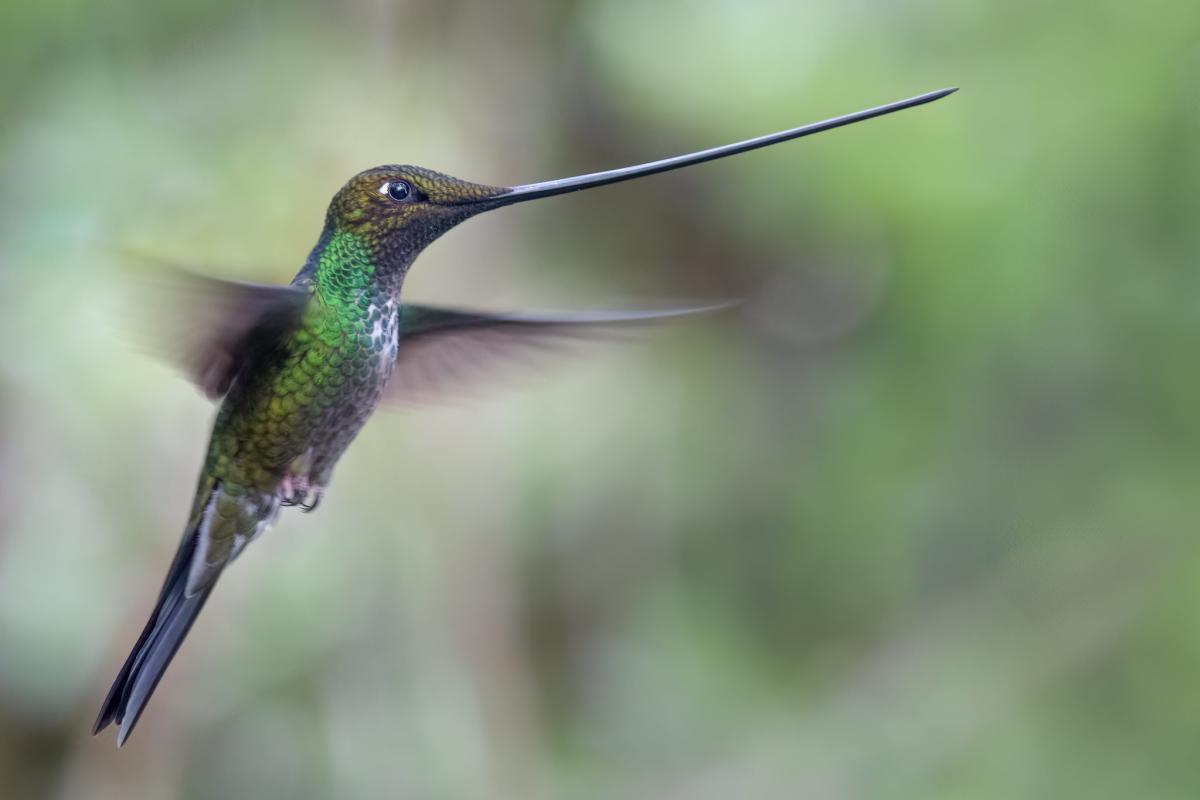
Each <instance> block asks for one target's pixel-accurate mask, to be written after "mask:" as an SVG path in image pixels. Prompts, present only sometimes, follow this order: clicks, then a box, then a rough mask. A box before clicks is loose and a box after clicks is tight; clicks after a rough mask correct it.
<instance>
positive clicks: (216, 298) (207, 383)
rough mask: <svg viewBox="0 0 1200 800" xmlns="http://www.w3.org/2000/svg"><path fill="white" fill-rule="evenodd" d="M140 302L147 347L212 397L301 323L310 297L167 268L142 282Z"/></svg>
mask: <svg viewBox="0 0 1200 800" xmlns="http://www.w3.org/2000/svg"><path fill="white" fill-rule="evenodd" d="M143 288H144V289H145V290H146V292H145V294H144V296H142V297H140V298H139V306H140V308H142V309H143V310H144V311H145V312H147V313H148V315H149V318H148V319H147V320H145V324H144V325H143V327H144V328H148V332H149V333H150V334H151V336H150V337H149V338H150V349H151V350H152V351H154V352H155V354H156V355H159V356H161V357H163V358H165V359H167V360H168V361H171V362H172V363H174V364H176V365H178V366H179V367H180V368H182V369H183V370H184V372H185V373H186V374H187V376H188V378H189V379H190V380H191V381H192V382H193V383H195V384H196V385H197V386H199V387H200V389H201V390H203V392H204V393H205V394H206V395H207V396H208V397H209V398H211V399H214V400H215V399H217V398H219V397H221V396H222V395H224V394H225V393H226V392H227V391H229V387H230V385H231V384H232V383H233V380H234V378H235V377H237V375H238V373H240V372H241V371H242V370H243V369H244V368H245V367H246V366H247V365H248V364H251V363H253V362H255V361H257V360H258V359H259V358H261V357H262V356H263V355H265V354H266V353H268V352H270V351H271V350H273V349H274V348H275V347H276V346H277V345H278V343H279V341H280V340H281V339H282V338H283V337H284V336H285V335H286V334H287V333H289V332H291V331H292V330H294V329H295V328H296V326H297V325H298V324H299V322H300V317H301V315H302V314H303V312H304V307H305V305H306V304H307V303H308V300H309V297H310V295H309V292H308V290H307V289H305V288H303V287H298V286H272V285H269V284H254V283H238V282H235V281H224V280H218V279H215V278H205V277H201V276H199V275H194V274H192V273H189V272H182V271H179V270H170V271H168V272H164V273H161V274H159V275H156V276H155V277H154V278H153V279H150V280H148V281H146V282H145V283H144V284H143Z"/></svg>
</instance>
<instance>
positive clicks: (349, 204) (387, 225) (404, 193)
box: [325, 165, 508, 273]
mask: <svg viewBox="0 0 1200 800" xmlns="http://www.w3.org/2000/svg"><path fill="white" fill-rule="evenodd" d="M507 191H508V190H507V189H503V188H499V187H495V186H484V185H481V184H477V183H468V182H467V181H463V180H459V179H458V178H454V177H451V176H449V175H443V174H442V173H440V172H434V171H433V170H429V169H425V168H423V167H413V166H407V165H388V166H382V167H374V168H372V169H368V170H365V171H364V172H360V173H359V174H357V175H355V176H354V177H353V178H351V179H350V180H349V181H348V182H347V183H346V185H345V186H343V187H342V188H341V189H340V190H339V191H338V193H337V194H336V195H334V197H333V201H332V202H331V203H330V204H329V212H328V214H327V215H326V222H325V226H326V231H327V232H328V233H329V234H331V235H337V234H352V235H354V236H355V237H356V238H357V239H358V240H359V241H360V242H361V244H362V246H364V247H365V248H366V249H367V251H368V252H369V253H370V256H371V260H372V262H373V263H374V265H375V267H376V268H377V269H381V270H386V271H388V272H392V273H397V272H403V271H404V270H406V269H407V268H408V266H409V265H410V264H411V263H412V261H413V259H415V258H416V257H417V255H418V254H419V253H420V252H421V250H423V249H424V248H425V247H426V246H428V245H429V243H430V242H432V241H433V240H434V239H436V238H437V237H439V236H441V235H442V234H443V233H445V232H446V231H448V230H450V229H451V228H453V227H454V226H455V225H457V224H458V223H460V222H462V221H463V220H465V219H468V218H470V217H473V216H475V215H476V214H478V213H480V212H482V211H486V210H488V209H489V208H495V207H496V206H497V205H499V203H497V202H494V201H493V198H496V197H498V196H500V195H503V194H504V193H505V192H507Z"/></svg>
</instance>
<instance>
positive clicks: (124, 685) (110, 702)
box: [92, 530, 212, 747]
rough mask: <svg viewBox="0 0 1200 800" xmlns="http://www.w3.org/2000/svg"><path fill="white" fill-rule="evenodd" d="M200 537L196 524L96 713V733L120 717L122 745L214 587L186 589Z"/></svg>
mask: <svg viewBox="0 0 1200 800" xmlns="http://www.w3.org/2000/svg"><path fill="white" fill-rule="evenodd" d="M198 537H199V534H198V532H197V531H195V530H193V531H192V532H191V533H189V534H188V535H187V537H186V538H185V539H184V540H183V543H182V544H181V545H180V546H179V551H178V552H177V553H176V554H175V560H174V561H173V562H172V563H171V569H170V570H169V571H168V572H167V579H166V581H165V582H164V583H163V588H162V592H161V593H160V594H159V596H158V604H157V605H156V606H155V607H154V613H153V614H151V615H150V621H149V622H147V623H146V627H145V629H144V630H143V631H142V635H141V636H140V637H139V638H138V640H137V644H135V645H134V646H133V652H131V653H130V654H129V658H127V659H125V665H124V666H123V667H121V671H120V672H119V673H117V679H116V680H115V681H113V685H112V688H111V689H109V690H108V697H106V698H105V700H104V705H103V706H101V708H100V715H99V716H98V717H96V724H95V725H94V726H92V733H93V734H96V733H99V732H100V731H102V730H104V729H105V728H107V727H108V725H109V723H114V722H115V723H116V724H117V726H118V727H119V730H118V732H117V746H118V747H119V746H121V745H123V744H125V740H126V739H128V738H129V734H130V733H132V732H133V726H134V725H136V724H137V721H138V717H140V716H141V714H142V709H144V708H145V707H146V701H148V700H149V699H150V695H151V694H153V693H154V688H155V687H156V686H158V682H159V680H161V679H162V676H163V673H164V672H166V670H167V665H169V664H170V663H171V659H172V658H173V657H174V656H175V652H176V651H177V650H179V645H180V644H182V643H183V639H184V637H185V636H187V633H188V630H189V629H190V628H191V627H192V623H193V622H195V620H196V616H197V615H198V614H199V613H200V609H202V608H203V607H204V601H205V600H207V599H208V595H209V593H210V592H211V591H212V584H211V583H210V584H209V585H208V586H207V587H205V588H204V589H201V590H200V591H198V592H196V593H195V594H194V595H192V596H191V597H188V596H187V594H186V587H187V579H188V570H189V568H190V566H191V563H192V556H193V555H194V554H195V552H196V541H197V539H198Z"/></svg>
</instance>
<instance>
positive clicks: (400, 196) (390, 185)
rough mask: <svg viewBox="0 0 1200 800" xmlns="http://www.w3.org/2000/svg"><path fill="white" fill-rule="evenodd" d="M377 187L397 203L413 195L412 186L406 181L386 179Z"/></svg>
mask: <svg viewBox="0 0 1200 800" xmlns="http://www.w3.org/2000/svg"><path fill="white" fill-rule="evenodd" d="M379 188H380V191H382V192H383V193H384V194H386V195H387V196H388V197H390V198H392V199H393V200H395V201H396V202H398V203H399V202H401V201H403V200H407V199H408V198H410V197H412V195H413V188H412V186H410V185H409V184H408V181H388V182H387V183H385V184H384V185H383V186H381V187H379Z"/></svg>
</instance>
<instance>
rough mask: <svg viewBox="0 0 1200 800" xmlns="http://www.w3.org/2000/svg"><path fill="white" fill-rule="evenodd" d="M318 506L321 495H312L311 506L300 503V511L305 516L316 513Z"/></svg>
mask: <svg viewBox="0 0 1200 800" xmlns="http://www.w3.org/2000/svg"><path fill="white" fill-rule="evenodd" d="M306 499H307V498H306ZM319 505H321V495H320V494H319V493H318V494H315V495H313V501H312V503H311V504H308V505H306V504H304V503H301V504H300V510H301V511H303V512H304V513H305V514H308V513H309V512H312V511H316V510H317V506H319Z"/></svg>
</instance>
